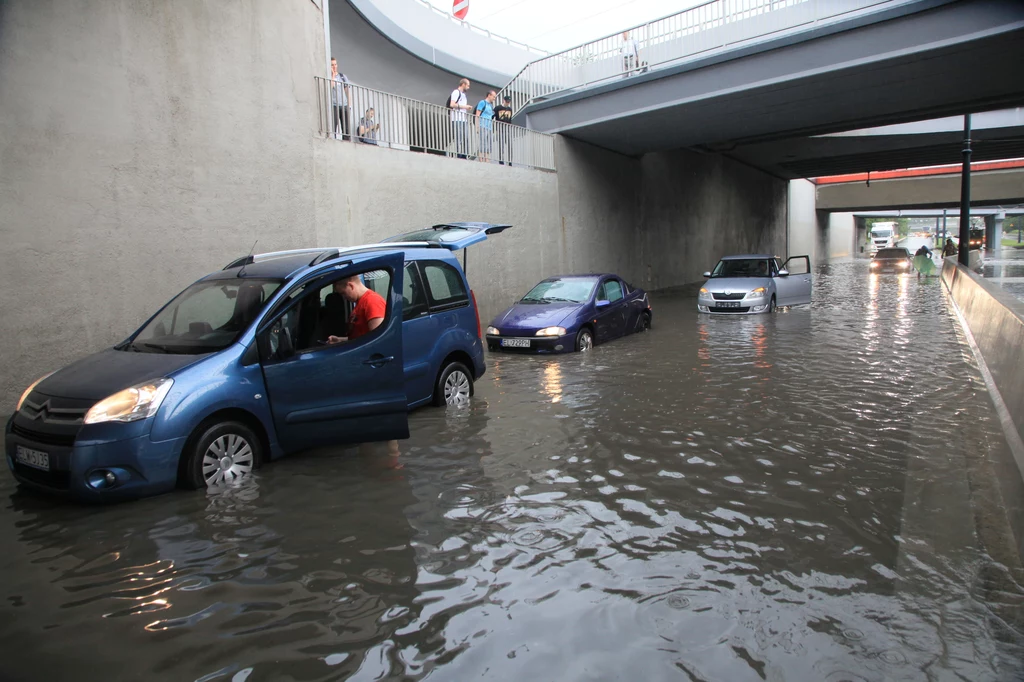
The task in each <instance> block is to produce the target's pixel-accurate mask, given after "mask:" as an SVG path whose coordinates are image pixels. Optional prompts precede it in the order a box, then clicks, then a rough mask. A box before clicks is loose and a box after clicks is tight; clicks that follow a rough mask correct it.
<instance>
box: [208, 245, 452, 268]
mask: <svg viewBox="0 0 1024 682" xmlns="http://www.w3.org/2000/svg"><path fill="white" fill-rule="evenodd" d="M403 246H404V247H406V248H423V249H429V248H439V247H440V245H439V244H434V243H432V242H391V243H388V244H381V243H377V244H360V245H359V246H341V247H327V246H321V247H316V248H309V249H289V250H287V251H268V252H267V253H257V254H255V255H252V254H250V255H248V256H243V257H241V258H236V259H235V260H233V261H231V262H230V263H228V264H227V265H225V266H224V268H223V269H224V270H230V269H231V268H237V267H239V266H242V265H251V264H252V263H259V262H261V261H266V260H272V259H274V258H286V257H288V256H298V255H302V254H305V253H312V254H316V256H315V257H314V258H313V260H311V261H310V262H309V264H310V265H319V264H320V263H323V262H326V261H329V260H333V259H335V258H338V257H339V256H342V255H344V254H350V253H358V252H360V251H374V250H377V249H394V248H396V247H403Z"/></svg>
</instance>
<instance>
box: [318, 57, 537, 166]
mask: <svg viewBox="0 0 1024 682" xmlns="http://www.w3.org/2000/svg"><path fill="white" fill-rule="evenodd" d="M316 90H317V105H318V108H319V112H320V114H319V116H320V134H321V135H323V136H324V137H333V138H337V139H340V140H346V141H350V142H352V143H354V144H364V145H377V146H379V147H388V148H391V149H401V150H407V151H417V152H427V153H433V154H444V155H447V156H458V157H460V158H469V159H476V160H480V161H489V162H491V163H503V164H507V165H510V166H523V167H528V168H539V169H542V170H555V142H554V138H553V137H552V136H551V135H547V134H545V133H539V132H537V131H535V130H529V129H527V128H523V127H522V126H517V125H512V124H511V123H502V122H501V121H496V120H492V121H491V122H490V126H487V125H486V124H485V123H483V122H482V121H478V120H477V119H476V118H475V117H474V116H473V112H472V111H453V110H451V109H448V108H446V107H443V106H440V105H437V104H430V103H429V102H421V101H419V100H415V99H410V98H408V97H402V96H401V95H394V94H391V93H389V92H382V91H380V90H373V89H371V88H366V87H363V86H361V85H355V84H353V83H349V84H348V85H347V86H342V85H341V84H340V83H337V82H335V81H332V80H330V79H328V78H322V77H320V76H317V77H316ZM338 103H341V104H338ZM371 110H372V116H371Z"/></svg>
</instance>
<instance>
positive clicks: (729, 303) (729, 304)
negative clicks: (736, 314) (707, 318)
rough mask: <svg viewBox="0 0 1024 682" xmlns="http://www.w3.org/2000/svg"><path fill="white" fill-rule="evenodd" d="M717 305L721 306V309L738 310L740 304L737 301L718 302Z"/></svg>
mask: <svg viewBox="0 0 1024 682" xmlns="http://www.w3.org/2000/svg"><path fill="white" fill-rule="evenodd" d="M718 305H719V306H721V307H722V308H739V307H740V302H739V301H720V302H719V303H718Z"/></svg>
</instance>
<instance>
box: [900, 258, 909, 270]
mask: <svg viewBox="0 0 1024 682" xmlns="http://www.w3.org/2000/svg"><path fill="white" fill-rule="evenodd" d="M909 265H910V263H908V262H907V261H905V260H901V261H900V267H901V268H905V267H908V266H909Z"/></svg>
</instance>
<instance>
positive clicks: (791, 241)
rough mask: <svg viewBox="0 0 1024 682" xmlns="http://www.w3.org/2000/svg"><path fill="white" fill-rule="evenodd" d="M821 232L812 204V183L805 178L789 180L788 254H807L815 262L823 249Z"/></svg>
mask: <svg viewBox="0 0 1024 682" xmlns="http://www.w3.org/2000/svg"><path fill="white" fill-rule="evenodd" d="M825 229H827V225H826V226H825ZM821 232H823V230H822V229H821V227H820V226H819V224H818V215H817V212H816V211H815V205H814V183H812V182H809V181H807V180H790V182H789V232H788V235H787V241H788V248H789V254H790V255H808V256H810V257H811V263H812V264H815V263H817V262H818V260H819V257H820V256H821V252H822V251H823V250H824V249H822V248H820V243H821V241H822V240H821V237H820V233H821Z"/></svg>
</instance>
